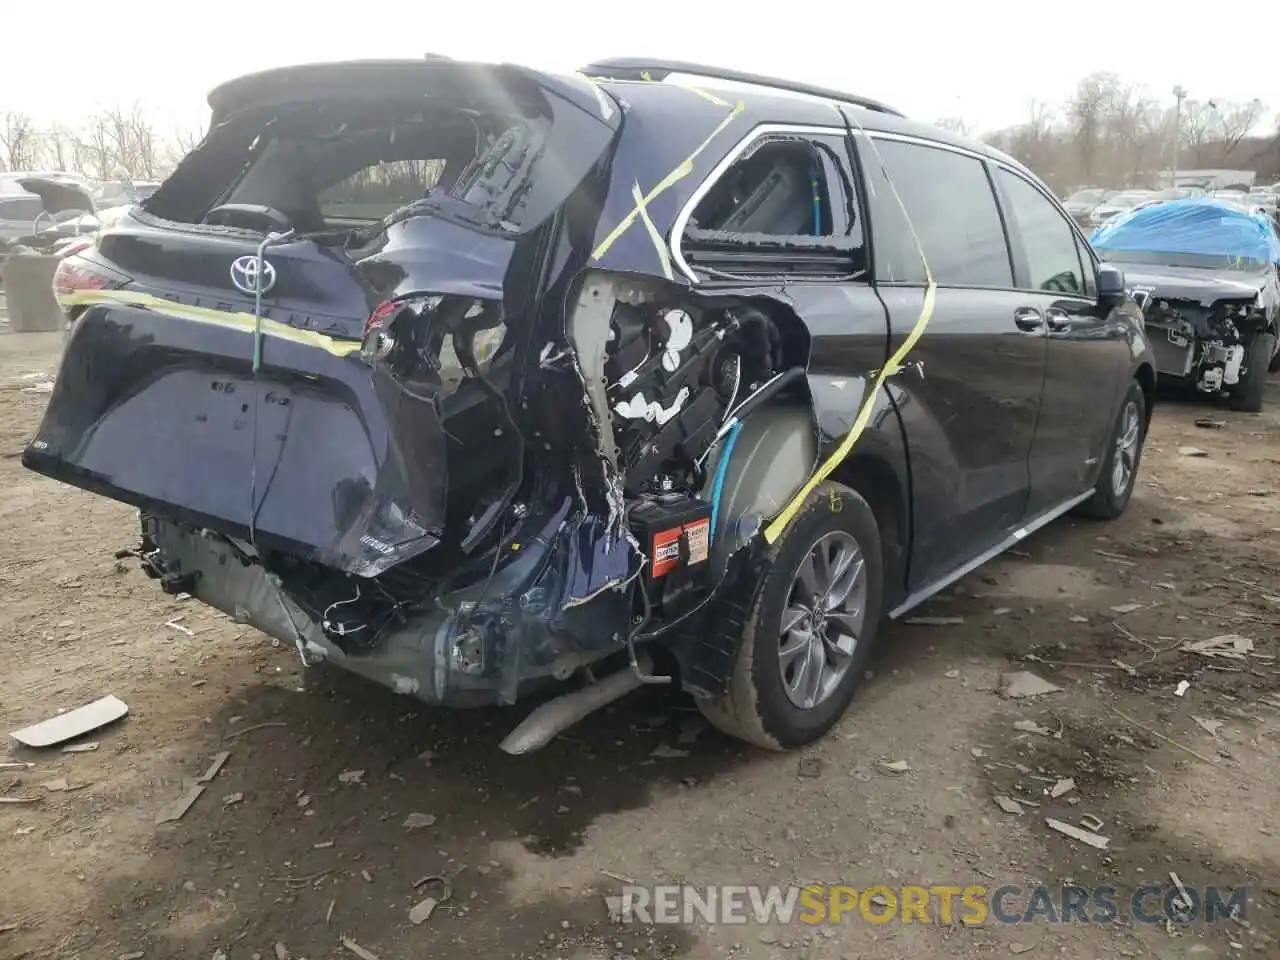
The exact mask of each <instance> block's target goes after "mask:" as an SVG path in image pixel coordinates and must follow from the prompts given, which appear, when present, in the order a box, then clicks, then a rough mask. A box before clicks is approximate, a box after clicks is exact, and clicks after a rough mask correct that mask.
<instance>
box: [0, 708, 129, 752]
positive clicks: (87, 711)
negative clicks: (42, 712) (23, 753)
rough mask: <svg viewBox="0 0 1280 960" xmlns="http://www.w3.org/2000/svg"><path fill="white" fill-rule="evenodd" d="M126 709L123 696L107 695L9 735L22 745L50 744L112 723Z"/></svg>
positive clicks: (48, 745) (80, 735)
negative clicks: (120, 697) (121, 697)
mask: <svg viewBox="0 0 1280 960" xmlns="http://www.w3.org/2000/svg"><path fill="white" fill-rule="evenodd" d="M128 712H129V708H128V706H126V705H125V702H124V701H123V700H120V699H119V698H117V697H113V696H106V697H102V698H101V699H99V700H95V701H93V703H86V704H85V705H84V706H83V707H77V708H76V709H74V710H68V711H67V712H66V713H61V714H58V716H56V717H50V718H49V719H48V720H43V721H41V722H40V723H36V724H33V725H32V726H29V727H23V728H22V729H21V730H14V731H13V732H12V733H10V734H9V736H11V737H13V739H15V740H17V741H18V742H19V743H21V744H23V745H24V746H28V747H52V746H56V745H57V744H59V743H66V742H67V741H68V740H74V739H76V738H77V737H82V736H84V735H85V734H86V733H90V732H92V731H94V730H97V729H98V728H100V727H105V726H106V725H107V724H109V723H114V722H115V721H116V720H119V719H120V718H121V717H123V716H124V715H125V714H127V713H128Z"/></svg>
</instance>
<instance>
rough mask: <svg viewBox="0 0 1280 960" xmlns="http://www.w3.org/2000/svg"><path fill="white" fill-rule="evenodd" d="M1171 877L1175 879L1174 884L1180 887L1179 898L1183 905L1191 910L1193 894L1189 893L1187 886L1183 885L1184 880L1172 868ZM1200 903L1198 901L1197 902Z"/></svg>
mask: <svg viewBox="0 0 1280 960" xmlns="http://www.w3.org/2000/svg"><path fill="white" fill-rule="evenodd" d="M1169 879H1170V880H1172V881H1173V885H1174V886H1175V887H1177V888H1178V898H1179V899H1180V900H1181V901H1182V907H1183V909H1185V910H1190V909H1191V905H1192V903H1193V902H1195V901H1192V899H1191V896H1190V895H1189V894H1188V893H1187V888H1186V887H1184V886H1183V885H1182V880H1181V879H1180V878H1179V877H1178V875H1177V874H1176V873H1174V872H1173V871H1172V870H1170V871H1169ZM1197 905H1198V902H1197Z"/></svg>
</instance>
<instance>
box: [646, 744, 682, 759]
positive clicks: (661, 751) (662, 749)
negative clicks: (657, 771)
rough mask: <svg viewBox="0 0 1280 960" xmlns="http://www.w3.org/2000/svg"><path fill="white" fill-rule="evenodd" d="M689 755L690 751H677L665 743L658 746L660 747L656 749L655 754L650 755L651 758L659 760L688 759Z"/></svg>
mask: <svg viewBox="0 0 1280 960" xmlns="http://www.w3.org/2000/svg"><path fill="white" fill-rule="evenodd" d="M688 755H689V751H688V750H677V749H676V748H675V747H670V746H667V744H665V743H660V744H658V746H656V747H655V748H654V750H653V752H652V753H651V754H649V756H651V757H655V758H656V759H658V760H676V759H678V758H680V757H687V756H688Z"/></svg>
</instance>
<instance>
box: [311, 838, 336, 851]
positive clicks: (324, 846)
mask: <svg viewBox="0 0 1280 960" xmlns="http://www.w3.org/2000/svg"><path fill="white" fill-rule="evenodd" d="M332 846H333V841H332V840H322V841H321V842H320V843H313V844H312V845H311V849H312V850H328V849H329V848H330V847H332Z"/></svg>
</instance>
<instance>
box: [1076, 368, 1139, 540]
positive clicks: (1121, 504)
mask: <svg viewBox="0 0 1280 960" xmlns="http://www.w3.org/2000/svg"><path fill="white" fill-rule="evenodd" d="M1146 432H1147V398H1146V395H1145V394H1143V392H1142V386H1141V385H1140V384H1139V383H1138V382H1137V381H1136V380H1135V381H1133V382H1131V383H1130V384H1129V392H1128V393H1126V394H1125V395H1124V401H1123V402H1122V403H1121V404H1120V414H1119V416H1117V417H1116V424H1115V428H1114V429H1113V430H1112V431H1111V439H1110V442H1109V443H1108V444H1107V455H1106V458H1105V459H1104V460H1103V461H1102V470H1101V472H1100V473H1099V474H1098V482H1097V483H1096V484H1094V487H1093V496H1092V497H1090V498H1089V499H1088V500H1086V501H1085V502H1084V503H1083V504H1082V505H1081V507H1080V510H1079V512H1080V513H1081V514H1083V515H1084V516H1086V517H1093V518H1095V519H1098V520H1114V519H1115V518H1116V517H1118V516H1120V514H1122V513H1124V511H1125V508H1126V507H1127V506H1129V498H1130V497H1132V496H1133V487H1134V484H1136V483H1137V482H1138V465H1139V464H1140V463H1141V462H1142V445H1143V443H1144V442H1145V441H1146Z"/></svg>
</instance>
